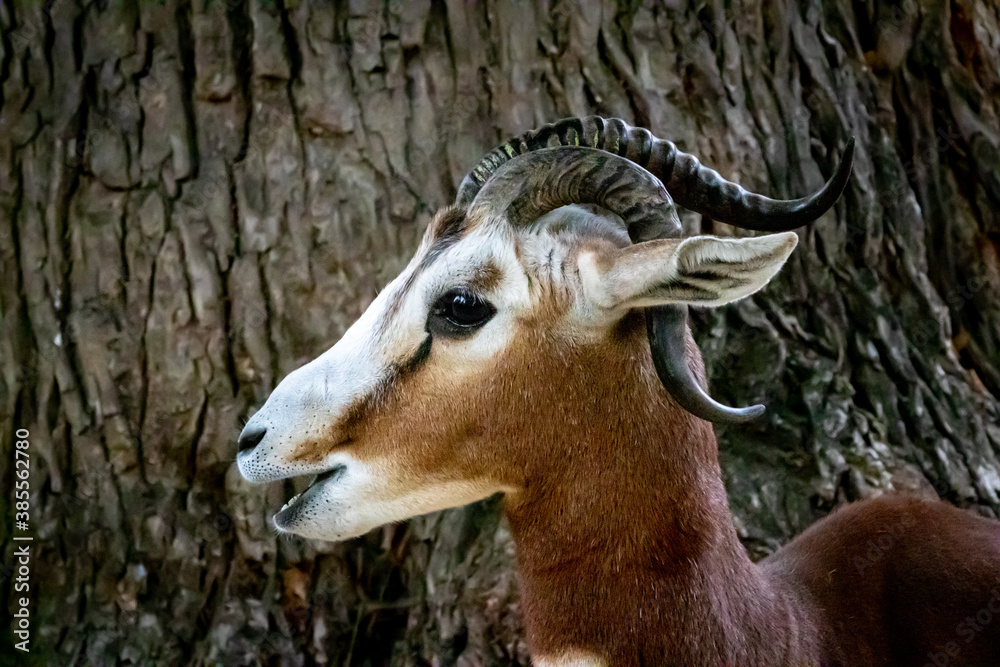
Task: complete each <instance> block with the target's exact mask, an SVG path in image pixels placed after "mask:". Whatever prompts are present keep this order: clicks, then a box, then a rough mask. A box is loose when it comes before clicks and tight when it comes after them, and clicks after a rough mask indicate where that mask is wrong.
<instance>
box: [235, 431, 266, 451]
mask: <svg viewBox="0 0 1000 667" xmlns="http://www.w3.org/2000/svg"><path fill="white" fill-rule="evenodd" d="M266 433H267V429H266V428H260V427H257V428H252V429H243V432H242V433H240V451H241V452H244V451H246V450H248V449H253V448H254V447H256V446H257V444H258V443H259V442H260V441H261V440H263V439H264V435H265V434H266Z"/></svg>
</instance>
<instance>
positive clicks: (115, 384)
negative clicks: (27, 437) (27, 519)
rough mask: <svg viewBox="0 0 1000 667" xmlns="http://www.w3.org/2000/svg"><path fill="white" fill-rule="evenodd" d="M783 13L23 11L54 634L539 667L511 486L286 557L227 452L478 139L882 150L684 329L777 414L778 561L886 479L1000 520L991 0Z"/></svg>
mask: <svg viewBox="0 0 1000 667" xmlns="http://www.w3.org/2000/svg"><path fill="white" fill-rule="evenodd" d="M764 5H765V7H763V8H762V7H761V6H760V3H758V2H757V1H756V0H744V1H742V2H740V1H735V0H734V1H732V2H720V1H717V0H716V1H710V2H707V3H702V2H698V3H691V4H688V3H686V2H683V1H680V0H672V1H670V2H666V3H663V4H656V5H652V4H648V3H638V2H635V3H625V4H616V3H612V2H600V1H593V2H582V3H576V2H574V3H570V2H552V3H545V2H543V3H540V4H538V5H537V6H531V5H528V4H521V3H518V4H515V3H508V2H495V3H492V4H489V5H479V4H474V3H470V2H464V1H463V0H454V1H440V0H433V1H431V0H423V1H417V2H402V1H397V0H389V2H388V3H382V4H372V5H369V4H367V3H364V2H360V1H359V2H353V1H352V2H338V3H336V4H327V3H320V2H306V3H296V2H291V0H285V1H284V2H282V1H281V0H279V1H278V2H273V1H270V0H269V1H266V2H264V1H261V2H253V3H250V4H249V5H244V4H242V3H239V2H234V1H232V2H202V1H201V0H191V1H190V2H189V1H181V2H175V1H173V0H171V1H167V2H152V1H150V2H142V3H140V5H139V6H138V7H135V6H134V3H130V2H129V3H126V2H116V1H112V2H84V3H83V5H82V6H80V5H78V4H77V2H74V1H73V0H50V1H49V2H48V3H46V5H45V6H44V7H43V6H42V5H41V4H40V3H37V2H31V1H30V0H22V1H20V2H14V3H8V2H6V1H4V2H3V3H2V4H0V28H2V41H0V44H2V52H0V83H2V88H0V217H2V224H0V272H2V276H3V279H2V283H0V331H2V335H0V425H2V434H0V444H2V452H0V454H2V455H0V480H2V482H3V487H2V488H3V493H4V503H3V507H4V508H9V506H10V503H11V501H12V495H11V489H12V488H13V480H14V473H13V465H12V460H13V454H12V443H13V434H14V430H15V428H18V427H24V428H28V429H30V432H31V447H32V450H31V451H32V455H33V473H32V477H31V480H32V489H33V494H32V499H31V503H32V510H31V511H32V522H33V523H32V528H33V531H34V533H35V535H36V541H35V543H34V544H35V556H34V558H35V560H34V562H33V571H32V588H33V607H32V609H33V614H34V616H33V629H34V636H33V642H32V644H33V651H34V655H36V656H40V657H42V658H44V659H45V660H46V661H51V662H53V663H71V662H77V663H83V664H114V663H115V662H116V661H125V662H127V661H128V660H132V661H143V662H145V661H151V662H158V663H164V664H166V663H169V664H183V663H192V662H193V663H200V662H221V663H223V664H236V663H253V662H255V661H259V662H263V663H277V662H278V661H281V662H283V664H290V665H298V664H312V663H314V662H318V663H331V664H345V665H346V664H359V665H360V664H370V665H380V664H385V663H387V662H391V663H392V664H399V665H420V664H442V665H447V664H466V665H471V664H509V663H519V664H526V663H527V662H528V656H527V650H526V646H525V644H524V641H523V639H522V638H521V628H520V620H519V615H518V603H517V593H516V579H515V575H514V572H513V569H512V568H513V546H512V544H511V541H510V537H509V533H508V531H507V528H506V525H505V523H504V522H503V521H502V520H501V518H500V514H499V505H498V503H497V501H496V499H493V500H490V501H486V502H483V503H480V504H478V505H475V506H472V507H468V508H464V509H457V510H452V511H447V512H443V513H439V514H436V515H432V516H428V517H422V518H418V519H415V520H413V521H411V522H409V523H408V524H405V525H399V526H391V527H386V528H384V529H382V530H378V531H375V532H373V533H371V534H369V535H367V536H365V537H363V538H360V539H356V540H352V541H350V542H347V543H344V544H322V543H315V542H306V541H301V540H297V539H294V540H286V539H280V540H279V539H276V537H275V534H274V531H273V530H272V529H271V528H270V527H269V524H268V518H269V516H270V515H271V513H273V511H274V509H275V508H276V507H277V506H280V504H281V502H282V501H283V500H284V499H285V498H286V497H287V496H288V495H289V494H290V493H291V492H292V487H293V486H295V485H296V484H297V482H296V483H292V482H289V483H286V484H274V485H272V486H270V487H256V486H250V485H248V484H246V483H244V482H243V481H242V480H241V479H240V476H239V474H238V473H237V470H236V466H235V463H234V457H235V451H236V449H235V443H236V436H237V434H238V432H239V430H240V427H241V424H242V421H241V420H243V419H245V418H246V417H247V415H248V414H251V412H252V410H253V409H254V408H255V406H258V405H260V404H261V403H262V401H263V400H264V399H265V397H266V396H267V394H268V393H269V391H270V390H271V389H272V388H273V387H274V386H275V384H276V383H277V382H278V381H279V380H280V379H281V378H282V377H283V376H284V375H285V374H286V373H288V372H289V371H290V370H292V369H294V368H295V367H297V366H298V365H300V364H302V363H303V362H305V361H307V360H309V359H311V358H313V357H315V356H316V355H317V354H319V353H320V352H321V351H322V350H324V349H326V348H327V347H328V346H330V345H331V344H332V343H334V342H335V341H336V340H337V338H338V337H339V336H340V335H341V333H342V332H343V331H344V330H345V329H346V327H347V326H348V324H349V323H350V322H352V321H353V320H354V319H355V318H356V317H357V316H358V315H359V314H360V313H361V312H362V311H363V309H364V308H365V306H366V304H367V303H368V302H369V301H370V300H371V299H372V298H373V297H374V295H375V294H376V293H377V291H378V289H379V288H380V287H381V286H383V285H384V284H385V283H386V282H388V280H389V279H391V278H392V277H393V276H394V275H395V274H396V273H397V272H398V271H399V270H400V269H401V268H402V267H403V266H404V263H405V262H406V260H407V259H408V258H409V256H410V255H411V253H412V252H413V251H414V249H415V247H416V244H417V242H418V240H419V237H420V235H421V232H422V230H423V228H424V226H425V224H426V222H427V220H428V219H429V217H430V216H431V215H432V213H433V212H434V211H435V210H436V209H437V208H438V207H440V206H442V205H444V204H447V203H449V202H450V201H451V200H452V199H453V197H454V193H455V186H456V185H457V183H458V182H459V180H460V179H461V177H462V176H463V175H464V173H465V171H466V170H467V169H468V168H469V167H471V166H472V165H473V164H474V163H475V161H476V160H477V159H478V158H479V157H480V156H481V155H482V154H483V153H484V152H485V151H487V150H489V149H490V148H492V147H493V146H494V145H496V144H497V143H498V142H499V141H501V140H503V139H506V138H507V137H508V136H510V135H514V134H517V133H520V132H522V131H524V130H526V129H529V128H531V127H534V126H536V125H538V124H541V123H543V122H548V121H550V120H553V119H556V118H560V117H563V116H568V115H578V114H591V113H599V114H603V115H607V116H618V117H621V118H624V119H626V120H627V121H628V122H630V123H632V124H635V125H641V126H645V127H648V128H650V129H652V130H653V131H654V132H656V133H657V134H659V135H660V136H662V137H665V138H670V139H672V140H673V141H675V142H677V143H678V144H679V145H680V146H681V148H683V149H685V150H687V151H689V152H693V153H695V154H697V155H699V156H701V157H702V159H703V161H704V162H706V163H708V164H710V165H712V166H714V167H715V168H717V169H718V170H719V171H721V172H722V173H723V174H725V175H726V176H728V177H729V178H731V179H732V180H735V181H738V182H741V183H742V184H743V185H745V186H747V187H748V188H750V189H753V190H756V191H758V192H763V193H766V194H770V195H772V196H778V197H790V196H798V195H801V194H803V193H806V192H809V191H811V190H813V189H814V188H816V187H817V186H818V185H819V184H820V183H821V182H822V181H823V180H824V176H827V175H829V173H830V171H831V169H832V168H833V166H834V164H835V157H836V156H837V155H839V152H840V150H841V149H842V148H843V146H844V143H845V141H846V140H847V138H848V137H849V136H850V135H854V136H856V137H857V141H858V151H857V156H856V159H855V166H854V176H853V179H852V181H851V184H850V186H849V188H848V191H847V193H846V195H845V196H844V197H843V199H842V200H841V202H840V203H838V205H837V207H836V209H835V211H834V212H831V213H828V214H827V215H825V216H824V217H823V218H822V219H821V220H820V221H819V222H818V223H817V224H815V225H814V226H813V227H812V228H811V229H809V230H806V231H804V232H802V243H801V245H800V246H799V249H798V250H797V251H796V253H795V254H794V255H793V258H792V260H791V261H790V263H789V265H788V266H787V268H786V269H785V270H784V271H783V272H782V273H781V274H780V277H779V278H778V279H777V280H776V281H775V282H774V283H773V284H772V285H771V286H770V287H769V288H768V289H767V290H766V291H765V292H764V293H762V294H759V295H757V296H755V297H754V298H753V299H750V300H747V301H745V302H742V303H740V304H738V305H735V306H731V307H727V308H725V309H721V310H717V311H703V312H701V313H700V314H698V315H697V316H696V318H695V326H696V334H697V336H698V338H699V341H700V343H701V345H702V349H703V352H704V355H705V358H706V362H707V364H708V367H709V370H710V373H711V380H712V384H713V387H714V393H715V394H716V396H717V397H719V398H720V399H722V400H726V401H729V402H730V403H731V404H741V405H745V404H749V403H751V402H757V401H762V402H765V403H766V404H767V405H768V406H769V411H768V413H767V414H768V416H767V419H766V420H765V422H764V423H763V424H760V425H758V426H754V427H752V428H739V429H735V428H734V429H730V430H727V431H724V432H721V433H720V441H721V445H720V446H721V451H722V458H723V463H724V467H725V470H726V474H727V484H728V487H729V490H730V493H731V504H732V507H733V510H734V513H735V515H736V520H737V522H738V526H739V530H740V533H741V536H743V537H744V538H745V543H746V544H747V546H748V548H749V549H750V550H751V553H752V554H754V555H755V557H757V556H761V555H763V554H766V553H768V552H770V551H772V550H774V549H775V548H777V547H778V546H779V545H780V544H781V543H782V542H784V541H786V540H787V539H788V538H789V537H790V536H792V535H794V534H795V533H797V532H798V531H800V530H801V529H802V528H803V527H805V526H806V525H808V524H809V523H811V522H812V521H814V520H815V519H817V518H818V517H820V516H822V515H823V514H825V513H826V512H828V511H829V510H830V509H831V508H832V507H833V506H834V505H835V504H837V503H839V502H844V501H846V500H850V499H855V498H859V497H866V496H869V495H872V494H875V493H878V492H880V491H886V490H890V489H918V490H922V491H923V492H925V493H928V494H934V493H935V492H936V493H937V494H939V495H941V496H943V497H944V498H946V499H947V500H949V501H951V502H954V503H956V504H959V505H963V506H973V507H975V508H978V509H979V510H980V511H982V512H983V513H985V514H988V515H990V514H991V515H997V513H998V512H1000V497H998V494H1000V425H998V415H1000V409H998V406H1000V403H998V397H1000V261H998V256H1000V120H998V112H1000V110H998V106H1000V80H998V72H1000V10H997V9H996V6H995V5H994V4H993V3H987V2H977V1H975V0H953V1H951V2H943V1H940V0H939V1H936V2H935V1H933V0H929V1H928V2H920V3H917V2H916V1H914V0H907V1H906V2H903V3H902V4H899V3H883V2H879V1H878V0H868V2H860V1H858V0H837V1H830V2H822V3H821V2H819V0H813V1H809V0H801V1H800V2H791V1H789V2H774V3H764ZM684 222H685V225H686V226H687V228H688V230H689V231H696V230H698V229H704V230H710V231H714V232H715V233H731V230H727V229H722V228H720V226H719V225H717V224H713V223H712V222H711V221H708V220H700V219H698V218H696V217H695V216H692V215H687V216H685V217H684ZM10 518H11V516H10V513H9V512H4V513H3V522H2V524H0V534H2V535H3V536H4V537H5V539H6V538H9V537H10V534H11V530H12V526H11V523H10ZM6 543H7V546H6V547H5V551H4V553H3V557H4V562H5V563H8V564H9V563H10V562H11V553H12V549H13V546H12V543H11V542H10V541H9V539H7V542H6ZM9 583H10V582H9V580H8V581H7V582H5V585H4V588H3V596H4V597H3V606H4V607H5V613H7V612H6V607H7V606H8V604H9V603H10V598H11V597H12V596H11V591H10V586H9ZM3 625H4V627H5V628H6V627H7V626H8V625H9V624H8V623H7V622H4V624H3ZM9 642H10V635H9V633H8V632H7V631H6V630H5V631H4V633H3V634H2V637H0V651H4V652H6V651H8V650H9V649H10V646H9Z"/></svg>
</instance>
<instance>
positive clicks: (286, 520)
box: [274, 465, 347, 528]
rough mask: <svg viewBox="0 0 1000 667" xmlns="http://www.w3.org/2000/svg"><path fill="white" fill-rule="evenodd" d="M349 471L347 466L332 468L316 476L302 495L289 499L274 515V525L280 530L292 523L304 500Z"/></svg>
mask: <svg viewBox="0 0 1000 667" xmlns="http://www.w3.org/2000/svg"><path fill="white" fill-rule="evenodd" d="M346 471H347V466H343V465H339V466H337V467H335V468H331V469H329V470H327V471H326V472H324V473H322V474H321V475H316V477H314V478H313V481H311V482H310V483H309V486H307V487H306V488H305V490H304V491H303V492H302V493H299V494H296V495H294V496H292V497H291V498H289V499H288V502H287V503H285V504H284V505H282V506H281V510H279V511H278V513H277V514H275V515H274V524H275V525H276V526H278V528H284V527H286V526H288V525H289V524H290V523H292V522H293V521H294V520H295V518H296V516H297V515H298V513H299V509H300V507H301V506H302V500H303V499H304V498H305V497H306V496H309V495H314V494H315V493H316V490H317V489H319V488H320V487H322V486H323V485H324V484H327V483H333V482H335V481H336V480H337V479H339V478H340V477H341V476H343V474H344V473H345V472H346Z"/></svg>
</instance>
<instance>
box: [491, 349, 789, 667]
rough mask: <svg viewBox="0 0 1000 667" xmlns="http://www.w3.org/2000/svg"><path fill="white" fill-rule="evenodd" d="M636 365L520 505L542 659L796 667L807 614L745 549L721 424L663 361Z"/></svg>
mask: <svg viewBox="0 0 1000 667" xmlns="http://www.w3.org/2000/svg"><path fill="white" fill-rule="evenodd" d="M695 354H697V353H696V352H695ZM647 361H648V360H647ZM696 363H697V364H698V365H699V366H700V363H701V362H700V357H698V358H697V360H696ZM628 365H631V366H632V368H633V369H635V370H632V371H631V373H633V377H631V378H621V377H620V376H619V378H620V379H619V380H617V381H615V380H612V381H611V382H612V383H613V384H614V385H615V386H610V387H603V388H602V387H592V391H594V392H597V394H598V396H599V397H600V399H602V400H598V401H596V402H591V403H589V404H588V405H587V410H586V411H585V414H574V415H573V416H572V417H573V418H572V419H566V420H565V421H566V422H568V423H571V424H573V425H574V426H573V427H570V428H567V429H564V430H562V431H558V432H553V431H547V432H546V433H545V437H546V438H547V441H546V442H538V443H537V446H538V447H544V448H546V449H547V450H548V451H550V452H551V453H552V455H553V456H557V457H564V458H565V459H566V463H565V464H564V465H561V466H554V467H553V469H550V470H547V471H545V472H544V473H543V472H542V471H539V478H538V479H532V478H531V477H530V476H529V478H528V479H527V480H526V482H527V483H526V485H525V490H524V492H522V493H521V494H519V495H518V496H517V497H514V498H511V499H509V500H508V502H507V507H506V511H507V516H508V519H509V522H510V526H511V529H512V532H513V536H514V541H515V543H516V546H517V554H518V566H519V571H520V586H521V600H522V602H521V604H522V609H523V613H524V618H525V623H526V626H527V631H528V637H529V641H530V644H531V647H532V654H533V656H535V659H536V661H539V662H540V664H574V665H576V664H604V663H600V662H598V663H587V662H585V661H580V660H578V659H577V660H574V659H572V658H571V657H570V656H577V657H579V656H586V655H593V656H597V657H600V658H601V659H603V660H604V661H606V662H607V663H608V664H612V665H616V664H657V665H659V664H709V663H713V664H764V662H767V663H768V664H779V663H781V664H787V659H788V658H789V657H790V656H791V655H798V654H799V647H794V646H790V645H789V644H790V643H791V642H792V641H793V640H792V637H794V636H796V635H798V634H799V633H797V632H795V625H796V623H797V620H796V617H798V616H800V615H801V614H799V613H797V612H796V611H795V608H794V606H793V605H791V604H789V602H788V601H787V600H786V599H784V598H783V596H781V595H779V594H778V592H777V591H776V590H775V587H774V585H772V584H771V582H769V581H768V580H767V579H766V577H765V576H764V574H763V573H762V572H761V570H759V569H758V568H757V567H756V566H755V565H754V564H753V563H752V562H751V561H750V560H749V558H748V557H747V555H746V552H745V550H744V548H743V546H742V545H741V544H740V542H739V540H738V538H737V535H736V532H735V529H734V527H733V523H732V517H731V515H730V512H729V508H728V502H727V499H726V493H725V487H724V485H723V482H722V476H721V472H720V469H719V463H718V453H717V444H716V440H715V435H714V433H713V431H712V427H711V425H710V424H708V423H707V422H704V421H701V420H699V419H696V418H695V417H693V416H691V415H689V414H688V413H686V412H684V411H683V410H681V409H680V408H679V407H677V406H676V405H675V404H674V403H673V402H672V401H671V400H670V399H668V398H667V397H666V394H665V393H664V392H663V389H662V387H661V386H660V385H659V381H658V380H657V379H656V376H655V372H654V371H653V369H652V364H651V362H649V363H647V364H636V363H634V360H632V361H631V362H630V364H623V369H624V368H626V367H627V366H628ZM637 367H638V368H637ZM607 370H608V369H606V368H605V369H604V372H601V371H597V372H589V371H587V370H586V369H583V370H582V371H581V373H583V374H584V375H587V376H588V377H587V378H580V377H579V376H578V375H576V374H575V373H574V378H573V379H572V380H570V381H573V380H594V381H599V380H598V378H599V377H605V378H606V377H614V374H610V375H609V374H608V373H607ZM625 372H626V373H627V372H629V371H627V370H626V371H625ZM602 389H603V391H602ZM610 397H615V400H606V399H609V398H610ZM612 403H613V404H612ZM553 439H554V440H555V442H553V441H552V440H553ZM552 477H554V478H552ZM748 601H753V603H752V604H750V603H748ZM775 619H778V620H777V622H776V620H775ZM782 619H785V621H787V622H785V623H782ZM776 626H777V627H776ZM762 647H763V649H764V650H765V652H764V653H763V654H762V653H761V650H762ZM772 652H773V653H772ZM562 656H566V657H564V658H563V657H562ZM768 656H771V657H773V658H775V661H773V662H769V661H768V659H767V658H768ZM761 659H763V662H761ZM546 661H548V662H546Z"/></svg>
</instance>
